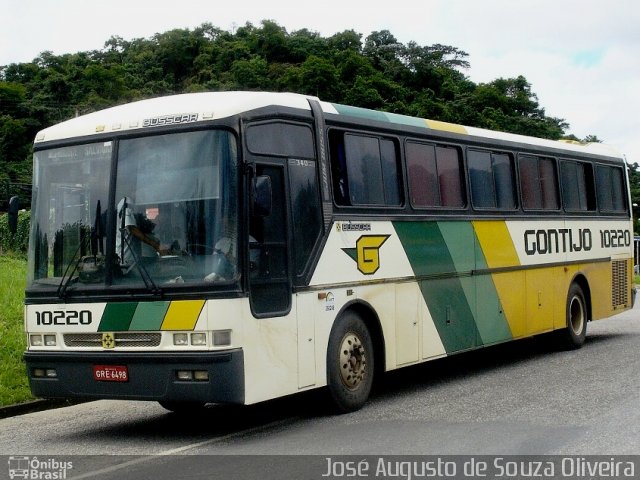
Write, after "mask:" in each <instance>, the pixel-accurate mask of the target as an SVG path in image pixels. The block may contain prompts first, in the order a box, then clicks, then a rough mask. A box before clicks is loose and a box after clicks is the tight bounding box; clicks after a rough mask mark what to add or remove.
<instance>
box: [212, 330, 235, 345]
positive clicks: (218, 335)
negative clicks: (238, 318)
mask: <svg viewBox="0 0 640 480" xmlns="http://www.w3.org/2000/svg"><path fill="white" fill-rule="evenodd" d="M229 345H231V330H216V331H215V332H213V346H214V347H228V346H229Z"/></svg>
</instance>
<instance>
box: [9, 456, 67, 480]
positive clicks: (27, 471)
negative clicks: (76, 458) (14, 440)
mask: <svg viewBox="0 0 640 480" xmlns="http://www.w3.org/2000/svg"><path fill="white" fill-rule="evenodd" d="M72 468H73V462H65V461H60V460H56V459H55V458H47V459H46V460H41V459H38V457H33V458H31V457H23V456H11V457H9V478H10V479H11V480H13V479H14V478H25V479H41V480H63V479H66V478H67V471H68V470H71V469H72Z"/></svg>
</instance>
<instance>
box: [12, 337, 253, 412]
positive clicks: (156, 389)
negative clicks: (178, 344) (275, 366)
mask: <svg viewBox="0 0 640 480" xmlns="http://www.w3.org/2000/svg"><path fill="white" fill-rule="evenodd" d="M24 359H25V362H26V364H27V375H28V377H29V384H30V386H31V391H32V392H33V394H34V395H35V396H37V397H42V398H85V399H101V398H102V399H122V400H156V401H161V402H199V403H235V404H243V403H244V357H243V352H242V349H234V350H225V351H223V352H184V353H183V352H162V353H156V352H135V353H134V352H113V353H104V352H34V351H27V352H25V354H24ZM105 372H106V373H105ZM112 372H116V373H115V374H113V373H112ZM185 372H191V373H192V378H191V379H189V373H185ZM205 372H206V373H205Z"/></svg>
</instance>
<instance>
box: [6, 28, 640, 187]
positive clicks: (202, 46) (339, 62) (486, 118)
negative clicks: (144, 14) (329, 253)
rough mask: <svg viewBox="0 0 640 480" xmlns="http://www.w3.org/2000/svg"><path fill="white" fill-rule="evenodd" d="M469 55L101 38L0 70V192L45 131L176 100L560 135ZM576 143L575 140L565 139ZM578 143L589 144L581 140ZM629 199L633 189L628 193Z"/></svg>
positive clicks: (223, 40) (271, 34)
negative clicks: (318, 106) (341, 106)
mask: <svg viewBox="0 0 640 480" xmlns="http://www.w3.org/2000/svg"><path fill="white" fill-rule="evenodd" d="M467 68H469V62H468V54H467V53H466V52H464V51H462V50H460V49H458V48H456V47H452V46H447V45H440V44H435V45H430V46H421V45H418V44H417V43H415V42H409V43H408V44H406V45H405V44H402V43H400V42H398V40H397V39H396V38H395V37H394V36H393V35H392V34H391V32H389V31H387V30H382V31H379V32H373V33H371V34H370V35H369V36H367V37H366V38H365V39H364V41H363V38H362V34H360V33H357V32H355V31H353V30H347V31H344V32H341V33H337V34H335V35H333V36H331V37H322V36H320V35H319V34H318V33H316V32H313V31H309V30H307V29H303V30H298V31H294V32H291V33H289V32H287V31H286V30H285V29H284V28H283V27H281V26H279V25H278V24H277V23H275V22H273V21H263V22H262V23H261V25H260V26H254V25H252V24H250V23H247V24H246V25H245V26H243V27H240V28H237V29H236V30H235V31H233V32H229V31H225V30H221V29H219V28H217V27H214V26H212V25H211V24H203V25H201V26H200V27H198V28H195V29H193V30H191V29H178V30H171V31H168V32H165V33H158V34H156V35H154V36H153V37H151V38H138V39H133V40H125V39H123V38H120V37H112V38H110V39H109V40H107V41H106V42H105V45H104V48H103V49H102V50H99V51H89V52H78V53H70V54H64V55H53V54H52V53H51V52H43V53H41V54H40V56H39V57H37V58H35V59H34V60H33V61H32V62H30V63H20V64H11V65H6V66H3V67H0V184H2V183H5V182H7V181H10V182H23V183H30V178H31V159H30V152H31V143H32V141H33V138H34V135H35V133H36V132H37V131H38V130H39V129H41V128H43V127H46V126H49V125H51V124H54V123H57V122H60V121H62V120H65V119H68V118H71V117H73V116H75V115H79V114H83V113H88V112H91V111H95V110H98V109H101V108H105V107H108V106H111V105H115V104H120V103H125V102H129V101H132V100H137V99H142V98H148V97H152V96H159V95H165V94H170V93H178V92H196V91H204V90H209V91H210V90H239V89H248V90H271V91H293V92H299V93H306V94H313V95H317V96H319V97H320V98H322V99H323V100H327V101H332V102H339V103H345V104H349V105H355V106H361V107H368V108H373V109H380V110H385V111H389V112H396V113H404V114H408V115H414V116H419V117H424V118H431V119H434V120H443V121H448V122H454V123H461V124H465V125H470V126H476V127H484V128H489V129H494V130H502V131H508V132H514V133H521V134H526V135H532V136H536V137H544V138H550V139H559V138H562V137H565V136H566V132H567V129H568V127H569V125H568V123H567V122H565V121H564V120H563V119H560V118H554V117H549V116H547V115H545V110H544V108H542V107H541V106H540V105H539V103H538V100H537V97H536V95H535V93H534V92H533V91H532V89H531V85H530V84H529V82H528V81H527V80H526V78H524V77H523V76H519V77H517V78H506V79H505V78H498V79H496V80H494V81H492V82H490V83H480V84H476V83H474V82H472V81H471V80H469V78H468V77H467V76H466V75H465V74H464V71H465V70H466V69H467ZM574 139H575V137H574ZM589 140H596V141H597V138H595V137H590V138H589ZM639 193H640V192H639Z"/></svg>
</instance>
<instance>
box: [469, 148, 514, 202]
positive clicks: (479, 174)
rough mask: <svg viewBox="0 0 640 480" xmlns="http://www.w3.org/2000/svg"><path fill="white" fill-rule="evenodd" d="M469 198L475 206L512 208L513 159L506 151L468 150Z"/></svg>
mask: <svg viewBox="0 0 640 480" xmlns="http://www.w3.org/2000/svg"><path fill="white" fill-rule="evenodd" d="M468 158H469V179H470V182H471V200H472V202H473V205H474V207H477V208H496V209H500V210H514V209H515V208H516V200H515V185H514V182H513V160H512V158H511V156H510V155H508V154H506V153H495V152H487V151H479V150H469V155H468Z"/></svg>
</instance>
